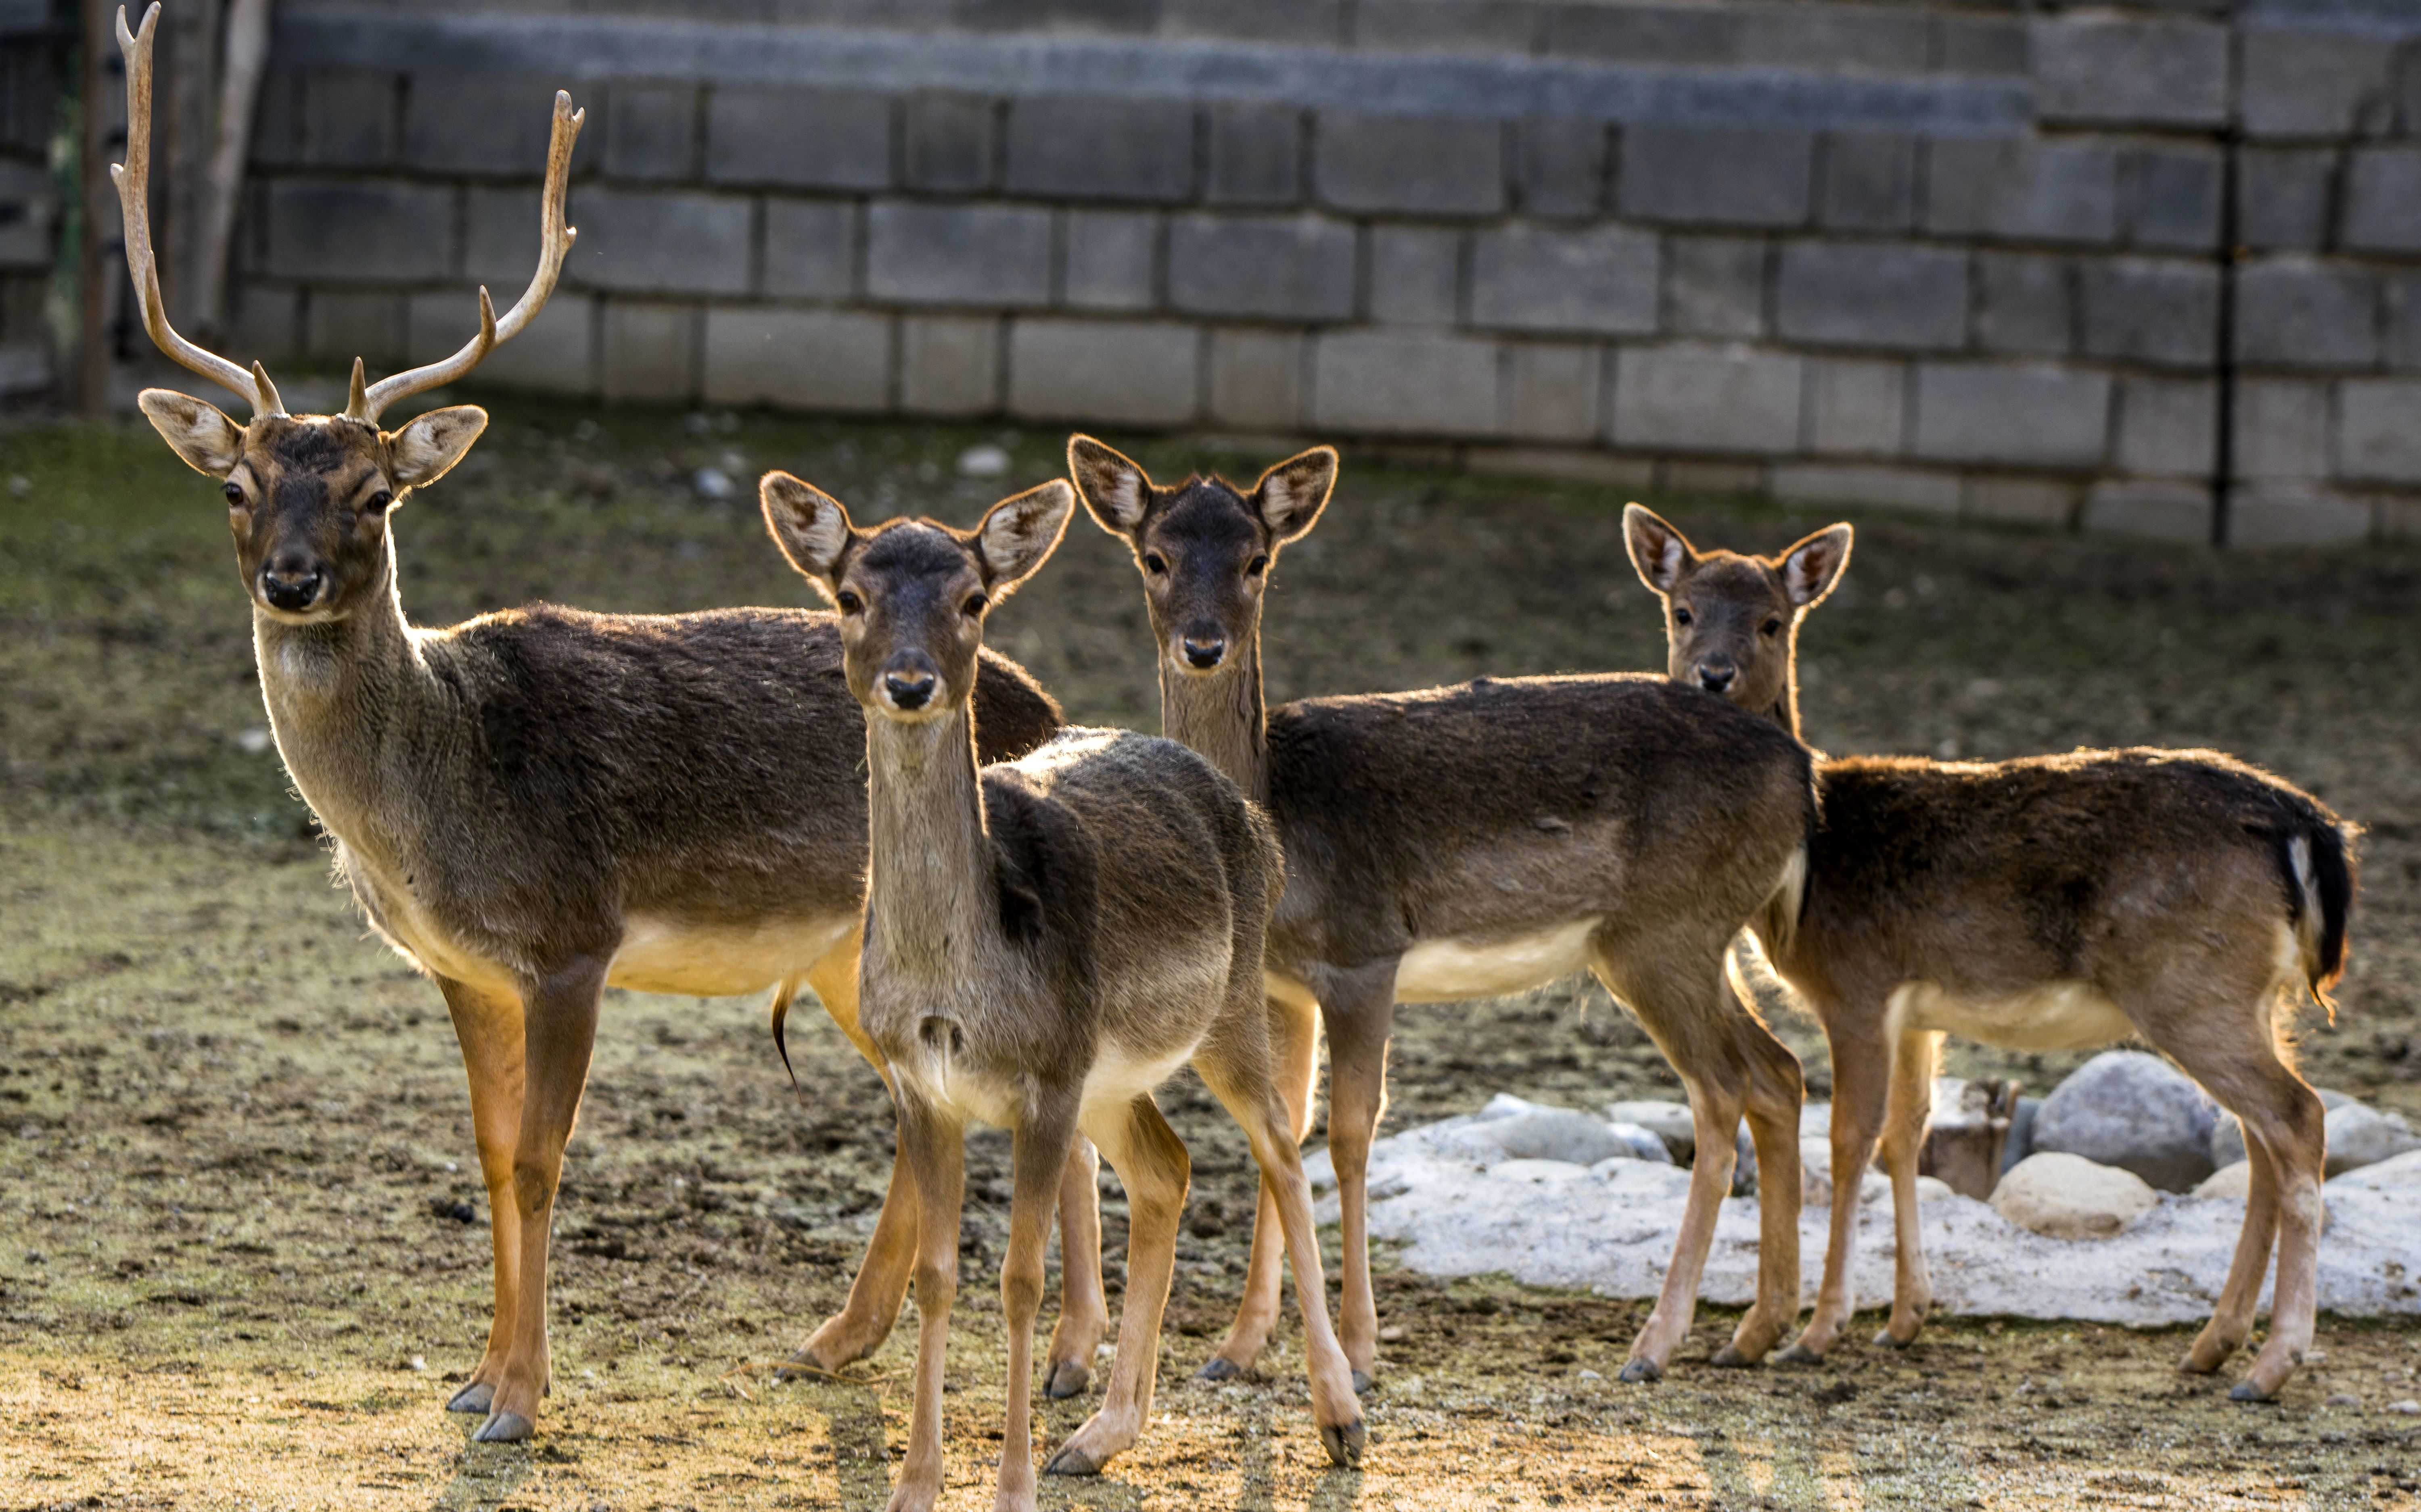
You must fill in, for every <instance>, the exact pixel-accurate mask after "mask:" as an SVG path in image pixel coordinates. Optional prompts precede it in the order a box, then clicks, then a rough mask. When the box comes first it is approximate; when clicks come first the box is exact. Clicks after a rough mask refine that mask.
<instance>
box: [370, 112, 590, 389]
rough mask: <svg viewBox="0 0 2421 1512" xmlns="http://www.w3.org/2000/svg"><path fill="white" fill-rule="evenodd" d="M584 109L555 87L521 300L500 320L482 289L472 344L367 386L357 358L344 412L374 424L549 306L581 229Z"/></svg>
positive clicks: (476, 360)
mask: <svg viewBox="0 0 2421 1512" xmlns="http://www.w3.org/2000/svg"><path fill="white" fill-rule="evenodd" d="M587 115H588V113H587V112H586V111H585V110H574V109H572V108H571V97H570V95H568V94H566V93H564V92H563V91H562V90H560V89H557V90H556V91H555V92H554V140H553V141H552V142H550V143H549V144H548V146H547V151H546V193H545V194H544V195H542V196H541V197H540V199H539V255H538V273H536V274H535V275H534V276H532V277H531V279H530V286H529V288H528V290H527V291H526V292H525V293H523V295H522V297H521V303H520V304H515V305H514V306H513V307H512V308H511V309H510V310H508V311H507V312H506V314H505V317H504V319H503V320H498V319H496V307H495V306H494V305H493V304H491V303H489V300H488V290H487V289H486V288H485V287H482V288H480V290H479V334H478V335H476V336H473V337H472V338H471V340H470V343H469V344H468V345H467V346H465V347H463V349H462V350H461V351H458V352H456V353H455V354H454V355H453V356H451V357H448V358H446V359H445V361H444V362H441V363H432V364H430V366H426V367H414V368H413V369H411V370H410V371H409V372H401V373H397V374H395V375H393V376H392V377H388V378H382V379H380V380H379V381H378V382H375V383H372V384H370V385H369V386H368V387H367V389H365V388H364V387H363V386H362V365H361V360H360V359H359V358H355V359H354V361H353V390H352V395H351V398H350V399H349V400H348V402H347V403H346V405H345V417H346V418H347V419H349V420H360V421H363V422H365V423H367V424H376V423H377V420H378V416H379V412H380V411H381V410H383V409H385V408H386V407H387V406H388V405H390V404H393V403H394V402H395V401H396V400H398V399H399V398H402V397H405V396H407V395H411V394H420V393H425V392H426V391H428V390H430V389H432V388H435V387H436V386H437V385H439V384H440V383H450V382H454V380H456V379H458V378H460V377H461V376H462V375H463V374H464V373H467V372H469V371H470V370H471V369H472V368H474V367H476V366H479V364H481V363H482V362H485V361H486V360H487V356H488V353H490V352H491V351H495V350H496V346H497V344H498V343H499V342H505V341H510V340H511V339H512V338H513V337H515V336H517V335H520V334H521V331H522V327H523V326H525V325H527V324H529V323H530V321H531V320H533V319H535V318H536V317H537V315H538V312H539V311H540V310H542V309H544V308H546V301H547V296H548V295H550V294H552V293H554V281H555V278H556V277H557V276H558V275H559V274H561V273H562V272H563V257H564V254H566V253H568V252H570V250H571V243H572V242H573V241H574V240H575V239H576V238H578V236H579V235H580V233H579V232H578V231H577V230H575V229H573V228H572V227H570V226H566V225H564V224H563V192H564V180H565V179H567V178H569V177H570V173H571V144H572V143H573V142H574V141H575V140H577V139H578V137H579V135H580V123H581V122H582V121H583V120H584V119H586V117H587Z"/></svg>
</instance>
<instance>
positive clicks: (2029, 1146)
mask: <svg viewBox="0 0 2421 1512" xmlns="http://www.w3.org/2000/svg"><path fill="white" fill-rule="evenodd" d="M2042 1105H2043V1099H2040V1098H2020V1099H2018V1105H2017V1107H2016V1108H2015V1109H2013V1110H2012V1111H2011V1112H2010V1114H2009V1139H2008V1143H2007V1144H2005V1145H2003V1146H2001V1174H2002V1175H2004V1176H2007V1174H2008V1172H2009V1168H2010V1167H2011V1166H2013V1165H2016V1164H2017V1163H2018V1162H2019V1161H2023V1160H2024V1159H2025V1158H2026V1157H2027V1156H2029V1155H2032V1154H2033V1153H2034V1152H2035V1120H2036V1119H2037V1118H2038V1117H2040V1116H2041V1115H2042Z"/></svg>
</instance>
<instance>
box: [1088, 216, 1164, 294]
mask: <svg viewBox="0 0 2421 1512" xmlns="http://www.w3.org/2000/svg"><path fill="white" fill-rule="evenodd" d="M1066 237H1067V248H1068V266H1067V273H1066V277H1065V280H1064V293H1065V295H1066V298H1067V301H1068V303H1069V304H1073V305H1076V306H1078V307H1080V308H1084V309H1094V310H1148V309H1149V308H1151V303H1152V265H1153V263H1154V262H1155V261H1156V260H1157V253H1158V249H1159V244H1160V222H1159V220H1158V219H1157V218H1156V217H1154V216H1151V215H1136V214H1129V213H1127V212H1125V211H1122V210H1071V211H1070V212H1069V215H1068V219H1067V222H1066Z"/></svg>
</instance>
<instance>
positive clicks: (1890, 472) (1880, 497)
mask: <svg viewBox="0 0 2421 1512" xmlns="http://www.w3.org/2000/svg"><path fill="white" fill-rule="evenodd" d="M1770 486H1771V488H1772V489H1773V496H1774V497H1775V498H1777V499H1788V500H1792V501H1794V502H1797V503H1800V504H1843V505H1881V506H1882V507H1884V508H1886V509H1906V510H1910V511H1912V512H1914V513H1918V514H1931V515H1955V514H1957V513H1958V512H1959V475H1958V474H1956V473H1939V472H1930V471H1928V470H1926V469H1924V468H1918V467H1876V466H1860V465H1857V464H1854V463H1840V462H1776V463H1774V464H1773V482H1772V484H1771V485H1770Z"/></svg>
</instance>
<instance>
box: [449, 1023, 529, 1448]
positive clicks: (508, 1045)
mask: <svg viewBox="0 0 2421 1512" xmlns="http://www.w3.org/2000/svg"><path fill="white" fill-rule="evenodd" d="M437 987H438V990H439V991H441V992H443V993H445V1008H446V1011H447V1012H448V1013H450V1014H452V1015H453V1018H454V1037H455V1039H456V1041H457V1042H459V1043H460V1044H461V1047H462V1069H463V1070H464V1072H465V1073H467V1075H468V1076H469V1078H470V1083H471V1131H472V1134H473V1136H474V1137H475V1138H476V1141H477V1142H478V1146H479V1176H480V1179H481V1181H482V1183H483V1184H484V1185H485V1186H486V1187H487V1191H488V1236H489V1241H490V1245H491V1248H492V1252H493V1261H494V1267H495V1270H494V1278H493V1279H494V1284H495V1294H496V1306H495V1313H494V1315H493V1316H492V1318H491V1319H490V1321H489V1324H488V1348H487V1352H486V1353H484V1354H482V1355H481V1356H480V1357H479V1364H478V1368H476V1369H475V1370H473V1371H472V1372H471V1379H470V1381H469V1382H468V1383H467V1384H465V1385H464V1386H463V1388H462V1389H461V1391H458V1392H456V1393H455V1394H454V1396H453V1399H452V1400H451V1401H448V1402H447V1403H446V1404H445V1411H449V1412H476V1413H478V1414H480V1415H481V1416H482V1417H485V1416H486V1415H487V1413H488V1411H489V1408H490V1406H491V1405H492V1403H493V1401H494V1400H495V1395H496V1383H497V1382H498V1381H499V1380H503V1379H504V1373H505V1358H506V1356H507V1355H508V1354H509V1353H511V1352H512V1339H513V1320H514V1317H515V1316H516V1313H517V1311H518V1306H517V1303H518V1301H519V1299H520V1296H521V1269H522V1267H521V1241H522V1230H521V1225H520V1224H517V1223H515V1222H514V1221H513V1214H514V1213H515V1212H516V1211H517V1210H518V1209H517V1208H516V1206H515V1204H514V1202H513V1142H514V1140H515V1139H516V1138H518V1137H519V1136H520V1133H521V1127H522V1053H523V1030H522V1005H521V1004H520V1003H519V1002H517V1001H515V1000H514V999H512V998H509V997H503V996H498V995H493V994H490V993H485V992H481V991H480V990H477V989H476V988H474V987H470V986H468V985H466V984H464V983H461V982H456V981H449V980H447V979H445V978H444V977H440V978H438V982H437Z"/></svg>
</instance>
